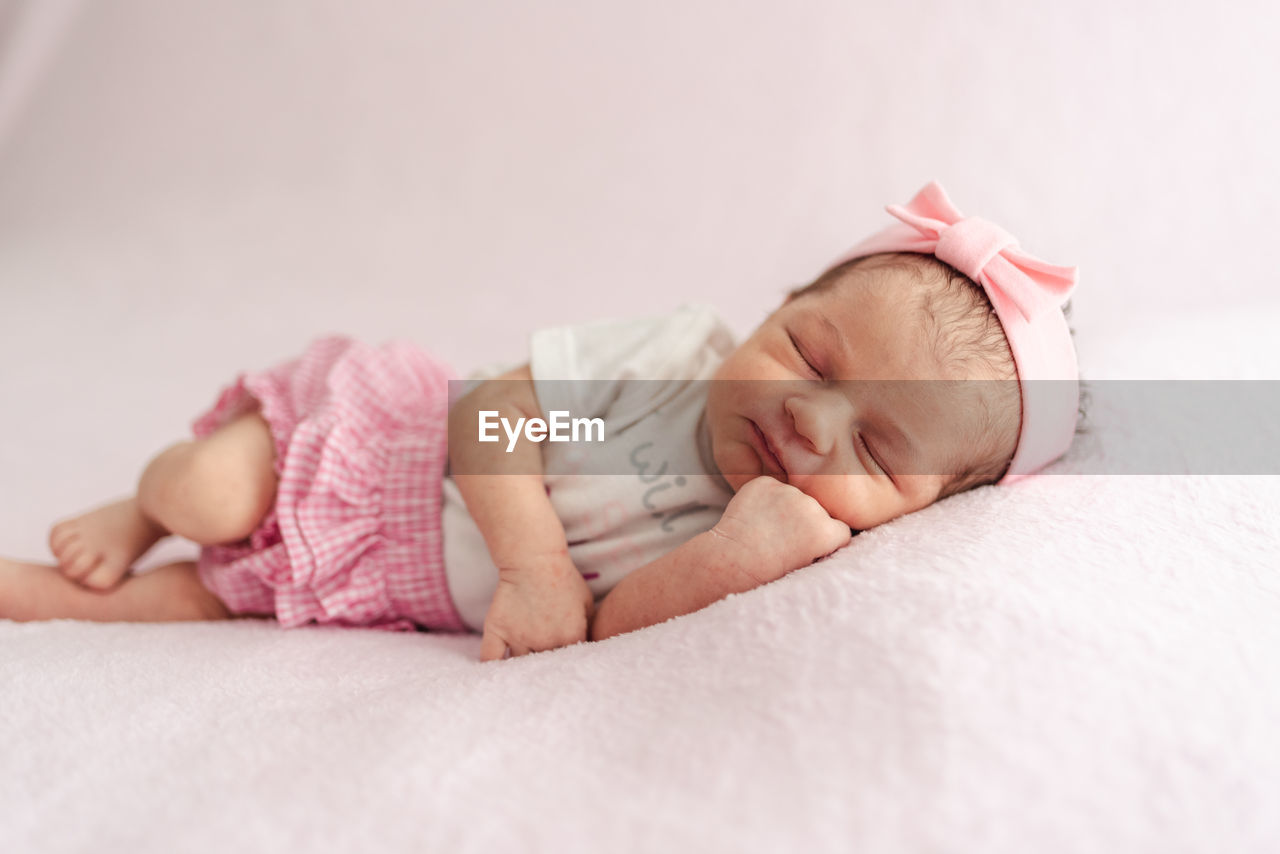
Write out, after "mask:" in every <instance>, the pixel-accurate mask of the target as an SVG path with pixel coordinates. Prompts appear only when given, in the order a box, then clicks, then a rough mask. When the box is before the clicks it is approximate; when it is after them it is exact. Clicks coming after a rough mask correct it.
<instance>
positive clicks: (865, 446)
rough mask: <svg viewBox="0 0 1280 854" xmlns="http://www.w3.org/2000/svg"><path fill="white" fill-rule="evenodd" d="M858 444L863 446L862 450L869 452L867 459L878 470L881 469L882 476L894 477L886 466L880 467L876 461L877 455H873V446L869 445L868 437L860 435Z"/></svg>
mask: <svg viewBox="0 0 1280 854" xmlns="http://www.w3.org/2000/svg"><path fill="white" fill-rule="evenodd" d="M858 444H859V445H861V446H862V450H864V451H866V452H867V458H868V459H869V460H871V464H872V465H874V466H875V467H876V468H877V469H879V471H880V473H881V474H883V475H885V476H888V477H892V475H890V474H889V470H888V469H886V468H885V467H884V466H882V465H880V461H879V460H877V459H876V455H875V454H873V453H871V446H870V445H868V444H867V439H866V437H865V436H863V435H862V434H861V433H859V434H858Z"/></svg>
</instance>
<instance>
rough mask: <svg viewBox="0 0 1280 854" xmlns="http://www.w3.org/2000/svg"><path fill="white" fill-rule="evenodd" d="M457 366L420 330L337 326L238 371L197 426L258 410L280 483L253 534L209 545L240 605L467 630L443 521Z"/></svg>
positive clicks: (209, 582)
mask: <svg viewBox="0 0 1280 854" xmlns="http://www.w3.org/2000/svg"><path fill="white" fill-rule="evenodd" d="M451 374H452V372H451V371H450V369H449V367H448V366H447V365H445V364H443V363H442V362H439V361H437V360H435V359H433V358H432V357H430V356H429V355H427V354H426V353H424V352H422V351H421V350H419V349H418V348H416V347H414V346H412V345H410V344H406V343H402V342H392V343H389V344H386V345H383V346H382V347H376V348H375V347H371V346H369V345H366V344H362V343H360V342H357V341H353V340H351V339H349V338H345V337H340V336H332V337H327V338H322V339H320V340H317V341H315V342H313V343H312V344H311V346H310V347H308V348H307V350H306V352H305V353H303V355H302V356H300V357H299V358H297V359H294V360H292V361H289V362H286V363H284V364H281V365H278V366H277V367H274V368H271V369H269V370H266V371H262V372H256V373H245V374H241V375H240V376H239V377H238V378H237V379H236V381H235V383H234V384H233V385H231V386H229V387H228V388H226V389H225V390H224V391H223V392H222V394H221V396H220V397H219V399H218V401H217V403H216V404H215V405H214V407H213V408H212V409H211V410H210V411H208V412H207V413H205V414H204V415H202V416H200V417H199V418H198V419H197V420H196V421H195V422H194V424H193V428H192V429H193V431H194V432H195V435H196V436H197V437H204V436H207V435H209V434H210V433H212V432H213V431H214V430H216V429H217V428H218V427H220V426H222V425H223V424H225V423H227V422H228V421H230V420H231V419H232V418H235V417H237V416H238V415H241V414H243V413H245V412H250V411H254V410H257V411H260V412H261V413H262V415H263V417H264V418H265V419H266V421H267V423H268V424H269V425H270V427H271V434H272V437H273V438H274V440H275V446H276V461H275V469H276V474H277V475H278V477H279V488H278V492H277V496H276V502H275V506H274V507H273V508H272V509H271V511H269V512H268V514H267V516H266V517H265V518H264V519H263V520H262V522H261V523H260V524H259V526H258V528H257V529H256V530H255V531H254V532H253V533H252V534H251V535H250V536H249V537H248V538H246V539H245V540H242V541H240V542H237V543H229V544H225V545H218V546H210V547H206V548H204V549H202V550H201V554H200V560H199V564H198V566H199V573H200V580H201V581H202V582H203V583H204V585H205V586H206V587H208V588H209V590H211V591H212V592H213V593H214V594H216V595H217V596H218V597H219V598H220V599H221V600H222V601H223V602H224V603H225V604H226V605H227V607H228V608H229V609H230V610H231V611H232V613H235V614H260V615H274V616H275V617H276V619H277V620H279V622H280V624H281V625H282V626H286V627H292V626H299V625H303V624H307V623H311V622H315V623H317V624H322V625H337V626H353V627H354V626H362V627H368V628H378V629H391V630H413V629H417V628H426V629H432V630H441V631H465V630H466V628H465V626H464V625H463V622H462V620H461V618H460V617H459V616H458V613H457V611H456V610H455V608H454V606H453V602H452V600H451V599H450V597H449V590H448V585H447V583H446V579H445V572H444V560H443V549H442V545H441V528H440V502H441V481H442V478H443V477H444V472H445V465H446V462H447V458H448V426H447V417H448V408H449V400H448V397H449V394H448V381H449V379H450V378H451Z"/></svg>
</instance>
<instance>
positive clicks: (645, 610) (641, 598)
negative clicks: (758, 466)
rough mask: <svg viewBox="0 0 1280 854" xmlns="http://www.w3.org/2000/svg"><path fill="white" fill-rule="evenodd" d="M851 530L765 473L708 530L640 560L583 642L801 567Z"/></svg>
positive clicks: (604, 603) (660, 619)
mask: <svg viewBox="0 0 1280 854" xmlns="http://www.w3.org/2000/svg"><path fill="white" fill-rule="evenodd" d="M851 536H852V532H851V531H850V530H849V526H848V525H846V524H844V523H843V522H840V521H837V520H835V519H832V518H831V517H830V516H829V515H827V511H826V510H824V509H823V508H822V505H820V504H819V503H818V502H817V501H815V500H814V499H813V498H811V497H809V496H808V495H805V494H804V493H803V492H801V491H800V490H798V489H796V488H795V487H794V486H789V485H787V484H785V483H782V482H780V481H778V480H776V479H774V478H771V477H757V478H755V479H754V480H751V481H749V482H747V483H746V484H744V485H743V487H742V488H741V489H739V490H738V492H737V494H736V495H734V496H733V499H732V500H731V501H730V502H729V506H728V507H726V508H725V511H724V515H722V516H721V517H720V521H719V522H717V523H716V526H715V527H714V528H712V529H711V530H710V531H707V532H705V533H702V534H699V535H698V536H696V537H694V538H693V539H691V540H689V541H688V542H686V543H684V544H683V545H681V546H680V547H679V548H677V549H675V550H674V551H670V552H668V553H667V554H665V555H663V556H662V557H660V558H658V559H657V560H655V561H653V562H651V563H647V564H645V565H644V566H642V567H640V568H639V569H637V570H635V571H634V572H632V573H630V574H629V575H628V576H627V577H626V578H624V579H622V581H620V582H619V583H618V585H617V586H616V587H614V588H613V589H612V590H611V591H609V595H608V596H606V597H605V598H604V600H603V601H602V602H601V603H600V607H599V609H598V610H597V611H596V615H595V618H594V619H593V620H592V622H591V639H592V640H601V639H603V638H607V637H612V636H613V635H620V634H623V633H625V632H630V631H634V630H635V629H640V628H643V627H645V626H651V625H654V624H655V623H661V622H663V621H664V620H668V619H670V618H672V617H678V616H680V615H681V614H688V613H692V612H693V611H697V610H699V609H701V608H705V607H706V606H707V605H710V604H711V603H712V602H715V601H717V600H719V599H723V598H724V597H725V596H728V595H729V594H730V593H742V592H744V591H747V590H750V589H752V588H753V587H758V586H760V585H761V584H766V583H768V582H770V581H773V580H775V579H777V578H781V577H782V576H784V575H786V574H787V573H788V572H791V571H792V570H795V569H799V568H800V567H802V566H808V565H809V564H810V563H813V562H814V561H815V560H817V559H818V558H820V557H822V556H824V555H828V554H830V553H831V552H833V551H835V550H836V549H838V548H840V547H841V546H843V545H845V544H846V543H848V542H849V539H850V538H851Z"/></svg>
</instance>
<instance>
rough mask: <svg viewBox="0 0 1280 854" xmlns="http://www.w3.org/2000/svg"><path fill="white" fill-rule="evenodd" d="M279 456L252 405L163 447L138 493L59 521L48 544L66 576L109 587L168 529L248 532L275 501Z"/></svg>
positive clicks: (199, 537)
mask: <svg viewBox="0 0 1280 854" xmlns="http://www.w3.org/2000/svg"><path fill="white" fill-rule="evenodd" d="M274 458H275V446H274V443H273V442H272V439H271V430H270V428H269V427H268V426H267V422H266V421H265V420H263V418H262V416H261V415H259V414H257V413H256V412H251V413H247V414H245V415H242V416H240V417H239V418H236V419H234V420H232V421H230V422H228V423H227V424H225V425H223V426H222V427H220V428H219V429H217V430H215V431H214V432H213V433H211V434H210V435H209V436H207V437H205V438H203V439H199V440H196V441H194V442H182V443H179V444H177V445H174V446H173V447H171V448H169V449H167V450H165V451H164V452H162V453H161V454H160V455H159V456H157V457H156V458H155V459H154V460H152V461H151V462H150V463H149V464H148V465H147V468H146V470H145V471H144V472H143V473H142V478H141V480H139V482H138V493H137V495H136V496H134V497H132V498H126V499H124V500H122V501H117V502H115V503H114V504H108V505H106V506H105V507H99V508H97V509H96V510H91V511H89V512H87V513H84V514H82V515H80V516H76V517H75V518H73V519H68V520H66V521H65V522H60V523H58V524H57V525H54V527H53V530H52V531H51V532H50V533H49V546H50V548H51V549H52V550H53V554H54V556H55V557H56V558H57V559H58V566H59V568H60V569H61V570H62V572H63V573H64V574H65V575H66V576H67V577H68V578H70V579H74V580H76V581H78V582H80V583H81V584H83V585H85V586H87V587H92V588H95V589H98V590H105V589H107V588H110V587H112V586H114V585H115V584H116V583H118V582H119V581H120V579H121V578H123V577H124V575H125V574H126V573H127V572H128V571H129V569H130V567H132V566H133V563H134V561H136V560H137V559H138V558H139V557H141V556H142V555H143V553H144V552H146V551H147V549H149V548H151V546H153V545H154V544H155V543H156V541H157V540H159V539H160V538H161V537H164V536H167V535H169V534H177V535H178V536H181V537H186V538H187V539H189V540H194V541H195V542H196V543H199V544H200V545H205V546H208V545H216V544H219V543H230V542H235V541H236V540H241V539H244V538H245V537H247V536H249V534H250V533H252V531H253V529H254V528H256V527H257V526H258V524H259V523H260V522H261V521H262V518H263V516H265V515H266V513H267V511H268V510H270V509H271V505H272V502H274V501H275V493H276V473H275V465H274Z"/></svg>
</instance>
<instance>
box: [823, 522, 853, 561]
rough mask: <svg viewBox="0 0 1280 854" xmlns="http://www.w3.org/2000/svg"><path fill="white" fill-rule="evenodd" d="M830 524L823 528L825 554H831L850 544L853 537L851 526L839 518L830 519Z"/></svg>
mask: <svg viewBox="0 0 1280 854" xmlns="http://www.w3.org/2000/svg"><path fill="white" fill-rule="evenodd" d="M827 521H828V522H829V523H830V524H829V525H826V526H825V527H824V529H823V532H822V533H823V545H824V547H825V548H826V551H825V552H823V554H824V555H829V554H831V553H832V552H833V551H835V550H836V549H839V548H843V547H844V546H846V545H848V543H849V541H850V540H852V539H853V531H851V530H849V526H848V525H846V524H845V523H844V522H841V521H840V520H839V519H828V520H827Z"/></svg>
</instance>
